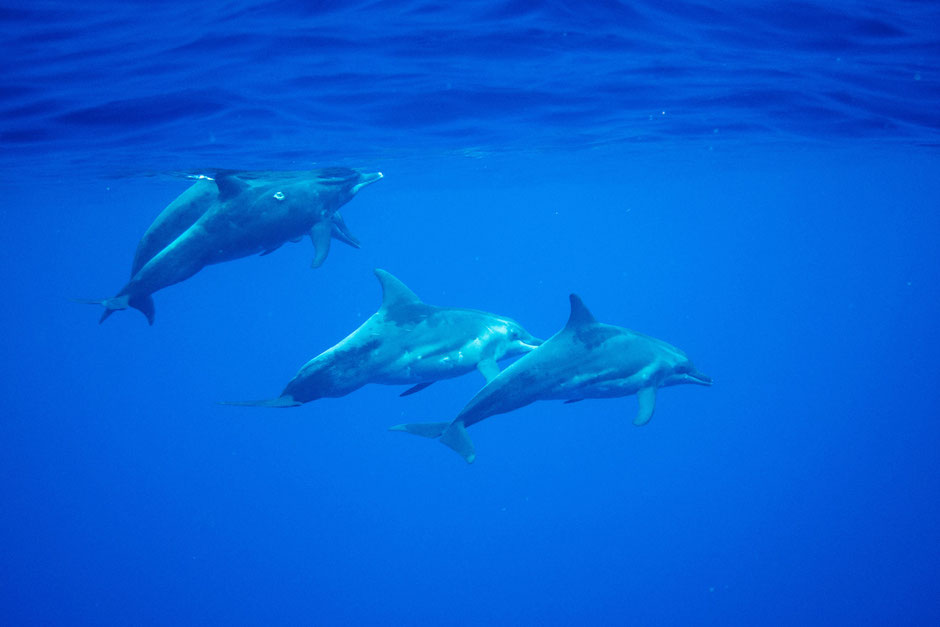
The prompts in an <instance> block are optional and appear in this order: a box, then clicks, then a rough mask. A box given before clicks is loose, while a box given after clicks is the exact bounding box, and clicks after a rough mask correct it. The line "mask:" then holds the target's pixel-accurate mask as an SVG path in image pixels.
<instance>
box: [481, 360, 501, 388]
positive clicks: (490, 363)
mask: <svg viewBox="0 0 940 627" xmlns="http://www.w3.org/2000/svg"><path fill="white" fill-rule="evenodd" d="M477 370H479V371H480V374H482V375H483V377H484V378H485V379H486V382H487V383H489V382H490V381H492V380H493V379H495V378H496V377H498V376H499V366H498V365H497V364H496V360H495V359H491V358H487V359H484V360H482V361H480V362H479V363H478V364H477Z"/></svg>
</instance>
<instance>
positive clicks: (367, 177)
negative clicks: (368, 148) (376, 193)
mask: <svg viewBox="0 0 940 627" xmlns="http://www.w3.org/2000/svg"><path fill="white" fill-rule="evenodd" d="M380 178H382V173H381V172H372V173H371V174H360V175H359V183H357V184H356V185H353V188H352V193H353V194H357V193H358V192H359V190H360V189H362V188H363V187H365V186H366V185H371V184H372V183H375V182H376V181H377V180H379V179H380Z"/></svg>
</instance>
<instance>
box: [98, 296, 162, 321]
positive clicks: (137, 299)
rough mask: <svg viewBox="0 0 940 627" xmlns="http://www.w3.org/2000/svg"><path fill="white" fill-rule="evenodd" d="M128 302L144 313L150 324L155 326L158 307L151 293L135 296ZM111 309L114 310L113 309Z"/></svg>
mask: <svg viewBox="0 0 940 627" xmlns="http://www.w3.org/2000/svg"><path fill="white" fill-rule="evenodd" d="M127 304H128V305H129V306H130V307H133V308H134V309H136V310H137V311H139V312H140V313H142V314H144V316H146V317H147V322H148V323H149V324H150V326H153V317H154V315H155V314H156V309H155V308H154V306H153V297H152V296H151V295H150V294H145V295H143V296H134V297H133V298H130V299H129V300H128V301H127ZM111 311H113V309H112V310H111ZM106 313H110V312H106Z"/></svg>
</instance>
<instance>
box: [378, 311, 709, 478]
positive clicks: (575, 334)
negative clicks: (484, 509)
mask: <svg viewBox="0 0 940 627" xmlns="http://www.w3.org/2000/svg"><path fill="white" fill-rule="evenodd" d="M570 298H571V316H570V317H569V318H568V324H566V325H565V327H564V328H563V329H562V330H561V331H559V332H558V333H556V334H555V335H553V336H552V337H550V338H549V339H547V340H546V341H545V342H544V343H543V344H542V345H541V346H540V347H539V348H538V349H536V350H534V351H532V352H531V353H529V354H528V355H525V356H524V357H522V358H520V359H519V360H518V361H516V362H514V363H513V364H511V365H510V366H509V367H507V368H506V369H505V370H503V371H502V372H501V373H500V374H499V376H497V377H496V378H495V379H493V380H492V381H490V382H488V383H487V384H486V385H485V386H484V387H483V389H481V390H480V391H479V392H477V394H476V396H474V397H473V398H472V399H470V402H469V403H467V405H466V406H465V407H464V408H463V409H462V410H461V411H460V413H459V414H457V417H456V418H454V419H453V420H452V421H449V422H433V423H410V424H403V425H396V426H394V427H391V430H392V431H406V432H408V433H413V434H415V435H421V436H424V437H428V438H437V439H439V440H440V441H441V443H442V444H444V445H446V446H448V447H450V448H452V449H453V450H455V451H456V452H457V453H458V454H459V455H460V456H461V457H463V458H464V459H465V460H466V461H467V463H473V460H474V459H475V458H476V453H475V451H474V448H473V442H472V441H471V440H470V437H469V435H468V434H467V427H469V426H471V425H474V424H476V423H478V422H480V421H481V420H485V419H486V418H489V417H490V416H495V415H497V414H505V413H507V412H510V411H513V410H514V409H519V408H520V407H525V406H526V405H529V404H530V403H533V402H535V401H540V400H552V399H556V400H561V399H564V400H565V402H568V403H573V402H577V401H580V400H584V399H586V398H613V397H618V396H629V395H631V394H636V395H637V398H638V400H639V405H640V410H639V413H638V414H637V416H636V419H634V421H633V424H635V425H638V426H639V425H645V424H646V423H647V422H649V420H650V418H651V417H652V416H653V410H654V409H655V408H656V390H657V389H658V388H661V387H665V386H668V385H677V384H679V383H697V384H699V385H711V384H712V380H711V379H710V378H709V377H707V376H705V375H704V374H702V373H701V372H699V371H698V370H696V368H695V366H694V365H692V362H691V361H690V360H689V358H688V357H686V355H685V353H683V352H682V351H681V350H679V349H678V348H676V347H675V346H672V345H670V344H667V343H666V342H663V341H662V340H657V339H656V338H652V337H649V336H646V335H642V334H640V333H637V332H635V331H630V330H629V329H624V328H622V327H616V326H613V325H610V324H603V323H600V322H598V321H597V320H595V319H594V316H592V315H591V312H590V311H588V309H587V307H585V306H584V303H583V302H581V299H580V298H579V297H578V296H577V295H576V294H572V295H571V297H570Z"/></svg>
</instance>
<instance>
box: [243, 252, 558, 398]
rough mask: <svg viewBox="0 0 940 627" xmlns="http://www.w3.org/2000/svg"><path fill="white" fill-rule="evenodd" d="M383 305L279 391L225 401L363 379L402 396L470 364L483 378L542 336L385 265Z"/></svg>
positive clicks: (326, 390) (318, 394) (318, 392)
mask: <svg viewBox="0 0 940 627" xmlns="http://www.w3.org/2000/svg"><path fill="white" fill-rule="evenodd" d="M375 275H376V277H378V279H379V283H380V284H381V285H382V306H381V307H379V310H378V311H377V312H375V313H374V314H372V315H371V316H369V319H368V320H366V321H365V322H364V323H363V324H362V325H361V326H360V327H359V328H358V329H356V330H355V331H353V332H352V333H351V334H349V335H348V336H347V337H346V338H344V339H343V340H342V341H341V342H339V343H338V344H336V345H335V346H333V347H332V348H329V349H327V350H325V351H323V352H322V353H320V354H319V355H317V356H316V357H314V358H313V359H311V360H310V361H308V362H307V363H306V364H305V365H304V366H303V367H302V368H301V369H300V371H298V373H297V374H296V375H295V376H294V378H293V379H291V381H290V382H289V383H288V384H287V386H286V387H285V388H284V391H283V392H281V395H280V396H279V397H277V398H275V399H272V400H265V401H236V402H227V403H224V404H225V405H251V406H263V407H296V406H298V405H302V404H304V403H308V402H310V401H314V400H317V399H318V398H336V397H340V396H345V395H347V394H349V393H350V392H353V391H354V390H357V389H359V388H361V387H362V386H364V385H366V384H367V383H383V384H386V385H411V386H413V387H411V388H409V389H408V390H406V391H405V392H403V393H402V394H401V395H402V396H407V395H408V394H413V393H415V392H419V391H421V390H423V389H424V388H426V387H427V386H429V385H431V384H432V383H434V382H435V381H440V380H442V379H450V378H452V377H457V376H460V375H462V374H466V373H468V372H470V371H472V370H474V369H477V370H479V371H480V373H481V374H483V376H484V377H485V378H486V380H487V381H492V380H493V379H495V378H496V376H497V375H498V374H499V366H498V365H497V362H498V361H500V360H502V359H504V358H509V357H517V356H519V355H523V354H525V353H528V352H529V351H532V350H533V349H535V348H536V347H537V346H538V345H539V344H541V342H542V341H541V340H539V339H537V338H535V337H533V336H532V335H531V334H529V332H528V331H526V330H525V329H523V328H522V326H520V325H519V324H518V323H517V322H515V321H514V320H512V319H510V318H506V317H503V316H497V315H495V314H491V313H487V312H484V311H476V310H473V309H457V308H453V307H435V306H434V305H428V304H426V303H424V302H422V301H421V299H419V298H418V297H417V296H416V295H415V294H414V292H412V291H411V290H410V289H408V288H407V287H406V286H405V284H404V283H402V282H401V281H399V280H398V279H396V278H395V277H394V276H392V275H391V274H389V273H388V272H386V271H385V270H376V271H375Z"/></svg>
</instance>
